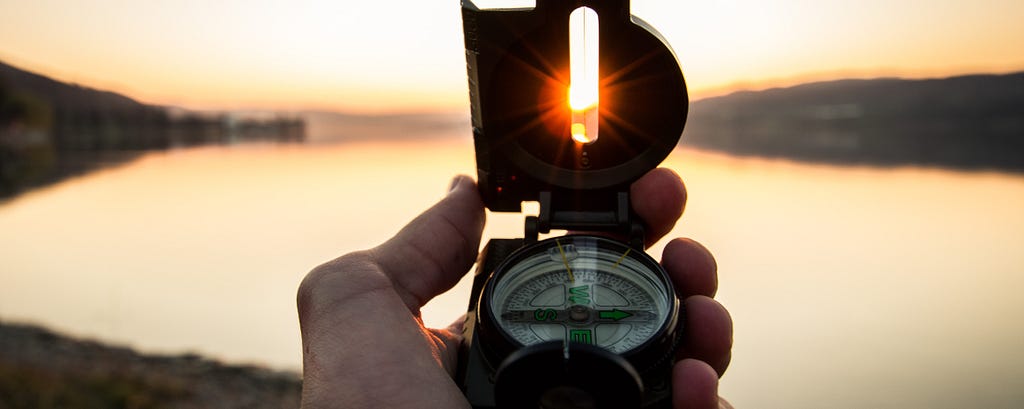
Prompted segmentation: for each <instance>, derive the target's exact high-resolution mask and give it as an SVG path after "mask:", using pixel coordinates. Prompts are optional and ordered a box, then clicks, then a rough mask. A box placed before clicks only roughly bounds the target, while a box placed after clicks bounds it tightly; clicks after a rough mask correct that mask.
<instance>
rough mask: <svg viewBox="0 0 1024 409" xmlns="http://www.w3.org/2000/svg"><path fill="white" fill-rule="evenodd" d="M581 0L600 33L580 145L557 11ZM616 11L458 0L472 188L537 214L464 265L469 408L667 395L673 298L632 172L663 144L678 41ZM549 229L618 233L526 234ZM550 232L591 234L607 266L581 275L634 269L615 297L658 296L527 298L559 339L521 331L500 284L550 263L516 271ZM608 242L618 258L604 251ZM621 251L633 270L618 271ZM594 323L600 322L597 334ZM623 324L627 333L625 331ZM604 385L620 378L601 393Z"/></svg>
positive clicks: (561, 14) (561, 0) (608, 1)
mask: <svg viewBox="0 0 1024 409" xmlns="http://www.w3.org/2000/svg"><path fill="white" fill-rule="evenodd" d="M581 7H587V8H590V9H591V10H592V11H593V12H595V13H596V15H597V17H598V20H599V24H598V26H599V29H598V30H599V33H598V34H599V38H600V41H599V52H598V54H599V55H600V58H599V62H598V65H599V67H598V71H599V73H600V74H599V77H600V80H599V84H598V85H599V86H598V94H599V95H598V100H599V101H600V104H599V105H597V108H596V110H597V119H596V121H597V129H599V133H600V138H598V139H597V140H593V141H584V142H580V141H578V140H574V139H573V132H574V131H573V129H572V128H573V127H572V125H575V124H576V123H575V122H574V121H575V119H574V118H573V115H574V113H573V109H574V108H571V107H570V105H569V100H568V99H569V93H568V92H567V90H568V87H569V86H570V45H569V44H570V38H569V37H570V33H569V29H568V26H569V21H570V15H571V14H572V13H573V12H574V11H575V10H577V9H579V8H581ZM629 9H630V8H629V1H628V0H537V2H536V7H534V8H523V9H491V10H481V9H479V8H477V7H476V6H475V5H474V4H473V3H472V1H470V0H462V16H463V32H464V34H465V46H466V62H467V72H468V76H469V95H470V102H471V113H472V125H473V140H474V146H475V150H476V163H477V174H478V184H479V188H480V194H481V197H482V198H483V201H484V204H485V205H486V206H487V208H488V209H490V210H492V211H498V212H520V211H521V207H522V202H524V201H536V202H539V204H540V212H539V214H538V215H537V216H528V217H526V221H525V228H524V237H523V238H522V239H491V240H489V241H488V244H487V246H486V247H485V248H484V250H483V251H482V252H481V254H480V258H479V260H478V262H477V271H476V274H475V277H474V279H473V289H472V294H471V299H470V304H469V307H468V309H467V314H466V322H465V325H464V329H463V337H464V338H463V339H464V341H463V343H462V349H461V350H460V353H459V364H458V368H457V374H456V380H457V382H458V384H459V386H460V388H461V389H462V391H463V392H464V393H465V395H466V398H467V400H468V401H469V402H470V404H471V405H472V406H473V407H474V408H520V407H537V406H538V404H539V405H540V406H542V407H549V408H555V407H581V406H580V405H579V404H574V405H575V406H572V405H571V406H562V405H561V404H557V403H551V402H559V401H565V400H576V399H579V401H580V402H587V401H589V402H592V403H595V405H596V406H595V405H589V404H587V405H583V406H582V407H597V408H602V409H603V408H615V409H626V408H641V407H642V408H656V407H657V408H661V407H667V406H668V405H671V382H670V380H671V364H672V362H673V359H672V358H673V356H674V352H675V349H676V346H677V344H678V341H679V339H680V337H681V334H682V323H683V320H682V318H681V316H682V315H683V311H682V308H681V306H680V303H679V300H678V298H677V297H676V295H675V293H674V291H673V287H672V284H671V282H670V280H669V278H668V275H667V274H666V273H665V271H664V270H663V269H662V268H661V266H660V265H659V264H658V263H657V262H655V261H654V260H653V259H652V258H651V257H650V256H648V255H647V254H646V253H644V249H645V248H646V246H645V243H644V228H643V225H642V223H641V221H640V220H639V219H638V218H637V217H636V216H635V215H634V214H633V213H632V211H631V205H630V200H631V199H630V185H631V184H632V183H633V182H635V181H636V180H637V179H639V178H640V177H641V176H643V175H644V174H646V173H647V172H649V171H650V170H652V169H654V168H655V167H657V166H658V164H660V163H661V161H662V160H664V159H665V157H666V156H668V154H669V153H671V151H672V150H673V149H674V148H675V147H676V144H677V143H678V141H679V138H680V136H681V134H682V131H683V127H684V125H685V123H686V115H687V108H688V96H687V92H686V83H685V80H684V79H683V75H682V72H681V70H680V68H679V63H678V61H677V58H676V56H675V53H674V52H673V51H672V49H671V48H670V47H669V46H668V44H667V42H666V41H665V40H664V39H663V38H662V37H661V35H660V34H658V33H657V32H656V31H655V30H654V29H653V28H651V27H650V26H648V25H647V24H646V23H644V22H643V21H642V20H640V19H638V18H636V17H633V16H631V15H630V11H629ZM588 112H589V114H592V113H593V111H588ZM589 114H588V115H589ZM588 118H589V119H588V120H593V117H592V116H590V117H588ZM592 125H593V123H592V122H591V123H590V125H587V126H588V127H589V126H592ZM552 229H565V230H569V231H577V232H579V231H583V232H593V233H595V234H602V235H608V236H610V237H618V238H620V239H622V241H621V242H620V241H617V240H614V239H610V238H607V237H604V236H597V235H570V236H563V237H560V238H557V239H548V240H544V241H538V238H539V237H538V234H539V233H548V232H549V231H550V230H552ZM598 232H599V233H598ZM559 240H564V241H565V243H572V244H573V245H580V246H591V247H592V248H591V249H590V250H588V251H589V253H588V252H581V254H583V255H584V256H585V257H590V258H592V259H593V260H598V261H600V263H604V264H601V266H602V267H600V268H595V269H594V271H591V272H585V271H582V270H581V271H580V273H581V276H584V275H586V274H590V273H593V274H592V277H590V278H593V279H594V282H598V281H600V279H607V278H608V277H612V278H615V277H617V275H618V274H629V275H630V277H625V276H618V278H619V279H622V282H631V281H630V280H633V281H632V282H633V283H634V284H637V283H641V284H642V283H644V282H645V281H643V280H647V284H642V285H641V284H637V285H635V286H633V287H631V288H630V289H622V290H621V291H619V292H618V296H619V297H620V298H622V299H625V300H627V301H628V299H629V298H630V297H629V296H627V295H629V294H634V293H637V294H640V293H645V292H646V293H647V296H648V298H650V300H652V303H651V304H652V305H654V304H658V305H660V306H661V307H662V308H661V309H659V310H657V312H656V313H655V312H651V311H646V310H643V311H642V309H640V308H639V307H637V306H639V305H641V304H643V302H641V301H637V300H639V299H636V300H633V301H631V302H633V303H632V304H631V303H630V302H626V303H625V304H622V305H632V306H634V307H637V308H633V309H629V310H626V309H622V310H617V309H614V308H612V309H608V308H605V307H606V306H602V305H599V303H583V302H578V303H562V304H559V306H558V307H557V308H556V307H555V306H554V305H553V304H552V305H548V306H546V307H547V308H542V309H540V311H539V312H537V311H534V313H535V314H537V315H536V316H535V317H534V318H535V319H536V320H539V321H543V320H556V321H560V323H559V324H558V325H563V324H564V325H563V326H564V327H565V331H566V332H565V333H564V334H563V335H561V336H559V331H560V330H559V329H558V328H557V325H556V326H554V327H550V326H549V327H548V328H546V329H538V330H537V331H535V332H534V333H533V335H534V336H533V337H532V338H531V335H530V334H529V333H528V331H533V329H532V328H527V329H526V330H523V328H522V325H519V324H518V323H516V322H515V321H516V320H517V319H518V318H516V314H519V315H524V314H528V312H527V311H525V310H520V311H514V310H510V311H501V308H504V306H503V305H501V304H503V303H504V301H502V300H507V297H506V298H501V297H504V296H509V293H505V292H513V293H514V292H515V291H517V289H524V288H526V286H524V285H521V284H529V283H527V282H528V281H530V280H534V279H537V280H543V279H545V278H544V276H545V275H550V274H561V273H560V272H559V271H558V269H559V267H558V263H557V261H558V259H557V258H556V259H555V265H554V267H551V268H548V269H546V270H544V271H542V272H541V273H539V274H535V275H533V276H530V277H526V276H521V277H520V278H523V277H525V278H523V280H520V281H518V282H517V281H515V280H517V278H516V275H517V274H519V275H521V274H524V271H523V267H524V263H530V262H531V261H530V260H531V257H535V256H536V255H537V254H542V255H543V254H545V253H546V252H550V251H552V249H553V248H554V247H559V251H564V250H565V249H564V248H561V246H560V244H561V243H562V242H561V241H559ZM552 244H554V246H552ZM584 253H586V254H584ZM602 254H604V255H602ZM607 254H617V255H619V256H620V257H621V259H618V258H617V259H615V261H616V262H614V263H613V262H611V261H610V260H608V259H607ZM559 257H565V255H564V254H560V255H559ZM533 260H535V261H536V258H534V259H533ZM626 260H628V261H626ZM563 262H564V263H565V270H566V274H571V272H570V270H571V268H572V263H570V261H569V260H568V259H567V257H565V258H563ZM600 263H599V264H600ZM618 263H627V264H629V265H630V268H631V269H633V270H631V271H630V272H619V271H616V267H619V265H618ZM609 266H612V267H609ZM549 267H550V266H549ZM624 270H629V269H624ZM534 273H536V272H534ZM530 274H533V273H530ZM602 274H604V275H603V276H602ZM583 278H586V277H583ZM570 281H572V280H571V279H570ZM609 282H610V281H609ZM595 285H596V284H595ZM593 288H596V287H593ZM552 291H555V292H558V291H569V290H567V289H566V288H562V287H559V288H558V289H556V290H552ZM591 291H594V293H593V294H596V292H597V291H598V290H596V289H595V290H591ZM600 291H604V290H600ZM614 292H615V291H612V293H614ZM496 293H504V294H496ZM608 294H611V293H608ZM567 296H568V295H567ZM610 297H612V298H614V295H612V296H610ZM653 301H657V302H653ZM551 302H552V303H553V302H554V301H551ZM570 304H572V305H570ZM612 304H614V303H612ZM613 307H614V305H613ZM652 311H653V310H652ZM507 314H511V315H507ZM629 316H633V317H634V318H635V319H639V318H640V317H642V316H643V317H648V318H651V321H650V322H651V323H652V324H650V325H647V324H646V323H640V322H636V323H634V324H629V325H630V327H629V328H627V326H626V325H625V323H624V322H623V323H617V321H618V320H620V319H623V320H628V319H629V318H627V317H629ZM566 320H570V321H571V322H570V321H566ZM601 320H604V321H601ZM609 320H610V321H609ZM548 324H550V323H548ZM616 324H620V327H618V328H615V327H614V325H616ZM600 325H606V326H607V327H606V328H605V330H606V332H604V333H603V334H602V333H601V331H602V330H599V329H598V327H599V326H600ZM632 325H635V327H632ZM641 327H643V328H642V331H646V332H641V331H640V329H641ZM648 327H649V328H648ZM572 329H575V330H577V332H571V330H572ZM633 329H638V330H637V331H636V332H633ZM516 331H518V333H516ZM587 331H590V332H587ZM607 331H611V332H607ZM638 334H642V335H638ZM619 335H622V338H621V339H620V338H617V337H619ZM631 335H637V337H636V338H629V339H627V338H628V337H629V336H631ZM574 336H578V337H577V338H574ZM588 337H590V338H588ZM623 340H625V341H623ZM590 341H594V342H590ZM610 379H614V380H617V381H614V382H611V383H608V382H607V381H608V380H610ZM605 385H620V386H623V387H624V388H625V389H623V390H622V391H621V392H622V393H614V394H611V395H609V392H608V391H609V390H610V389H609V388H607V387H606V386H605ZM626 385H629V386H628V387H627V386H626ZM602 402H603V403H602Z"/></svg>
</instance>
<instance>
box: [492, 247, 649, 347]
mask: <svg viewBox="0 0 1024 409" xmlns="http://www.w3.org/2000/svg"><path fill="white" fill-rule="evenodd" d="M559 258H560V257H559ZM577 260H578V261H576V262H574V263H573V264H574V265H573V266H572V269H573V271H574V276H575V277H574V279H575V280H574V282H572V283H566V281H565V266H564V265H559V264H562V263H551V264H553V266H554V267H553V268H540V269H539V270H541V271H537V269H535V268H531V269H532V270H534V273H535V274H521V275H529V276H530V277H529V278H528V279H523V277H515V278H511V277H510V283H508V284H509V285H508V286H506V287H505V289H504V290H505V291H504V292H503V293H504V294H505V295H504V296H498V297H495V300H494V301H496V302H498V304H497V305H494V306H495V307H497V311H496V312H497V313H498V314H496V315H497V316H500V317H502V319H503V322H502V323H501V325H502V327H503V328H504V330H505V331H506V333H507V334H508V335H510V336H511V337H512V338H513V339H515V340H516V341H518V342H520V343H522V344H523V345H532V344H535V343H540V342H544V341H553V340H566V339H568V340H569V341H571V342H582V343H588V344H595V345H598V346H602V347H604V348H606V349H609V350H611V351H612V352H616V353H622V352H626V351H629V350H631V349H632V348H634V347H636V346H639V345H641V344H643V343H644V342H646V341H647V340H648V339H650V338H651V337H652V336H653V335H654V333H655V332H656V331H657V330H658V329H659V327H660V325H661V320H660V319H658V318H659V317H661V316H662V315H663V314H664V313H665V309H666V308H665V306H664V305H659V303H658V302H656V301H655V299H654V296H655V295H657V294H658V292H657V290H656V287H655V286H654V284H653V280H650V279H649V278H646V277H630V278H625V277H624V276H623V273H622V272H621V271H615V270H620V269H621V268H623V266H617V265H612V264H611V263H612V262H615V261H618V262H620V263H622V264H623V265H625V266H626V267H627V268H628V267H629V264H630V263H629V261H630V260H629V259H627V260H625V262H623V260H622V259H621V258H619V259H618V260H616V259H613V260H611V261H609V262H604V263H602V262H595V261H594V260H582V259H577ZM558 261H564V260H558ZM633 264H639V263H633ZM532 267H538V265H534V266H532ZM544 267H548V266H544ZM632 267H633V268H636V267H637V266H636V265H633V266H632ZM641 267H642V266H641ZM604 270H613V271H614V272H608V271H604ZM633 275H637V274H636V273H635V272H634V274H633ZM516 278H518V279H516ZM649 281H650V282H649ZM509 287H511V288H509ZM652 292H653V294H652Z"/></svg>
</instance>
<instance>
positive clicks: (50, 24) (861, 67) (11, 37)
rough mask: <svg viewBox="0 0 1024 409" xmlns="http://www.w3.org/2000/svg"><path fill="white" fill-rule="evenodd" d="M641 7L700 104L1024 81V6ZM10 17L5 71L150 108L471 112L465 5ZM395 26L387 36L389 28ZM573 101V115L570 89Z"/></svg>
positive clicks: (46, 2)
mask: <svg viewBox="0 0 1024 409" xmlns="http://www.w3.org/2000/svg"><path fill="white" fill-rule="evenodd" d="M631 6H632V13H633V14H634V15H636V16H638V17H640V18H642V19H644V21H646V22H647V23H649V24H650V25H651V26H652V27H654V28H655V29H657V30H658V31H659V32H661V34H662V35H663V36H664V38H665V39H666V40H667V41H668V43H669V44H671V46H672V48H673V49H674V50H675V51H676V55H677V57H678V59H679V61H680V63H681V66H682V69H683V73H684V74H685V75H686V80H687V84H688V86H689V89H690V96H691V99H693V100H698V99H701V98H706V97H711V96H716V95H722V94H726V93H730V92H734V91H739V90H746V89H764V88H771V87H779V86H789V85H795V84H798V83H802V82H807V81H822V80H833V79H840V78H851V77H852V78H872V77H883V76H884V77H904V78H922V77H945V76H952V75H961V74H971V73H1006V72H1013V71H1021V70H1024V54H1021V53H1020V52H1019V50H1021V49H1024V25H1021V24H1019V21H1018V20H1019V16H1021V15H1024V14H1022V13H1024V2H1020V1H1015V0H994V1H993V3H991V4H987V5H986V6H985V7H980V6H978V5H977V4H974V3H969V2H964V1H963V0H936V1H935V2H933V3H930V5H929V7H927V8H921V7H919V5H916V4H915V3H912V2H909V3H907V2H904V3H900V2H896V3H892V2H869V3H865V4H861V5H860V6H858V7H856V8H851V7H849V5H848V4H847V3H846V2H841V1H839V0H824V1H822V2H814V3H813V5H811V3H808V2H807V1H805V0H780V1H778V2H768V3H766V2H754V1H751V0H741V1H736V2H675V1H668V0H650V1H645V2H632V5H631ZM0 9H2V12H0V61H3V62H5V63H8V64H11V65H14V66H16V67H18V68H23V69H26V70H29V71H33V72H37V73H39V74H42V75H46V76H49V77H52V78H54V79H57V80H60V81H65V82H73V83H78V84H81V85H84V86H88V87H93V88H97V89H103V90H110V91H113V92H117V93H121V94H124V95H126V96H129V97H131V98H134V99H137V100H139V101H141V102H145V103H150V104H158V105H174V106H180V107H184V108H194V109H285V110H299V109H301V110H305V109H326V110H340V111H349V112H356V113H364V112H365V113H382V112H432V111H467V110H468V105H469V101H468V100H469V98H468V96H467V92H466V84H465V81H466V71H465V63H466V61H465V50H464V48H463V46H464V41H463V38H462V35H463V33H462V24H461V20H460V19H461V15H460V13H459V7H458V5H457V2H456V3H453V4H452V5H451V6H444V7H440V6H438V5H437V4H436V3H433V2H416V1H404V0H396V1H395V2H387V3H382V2H356V3H353V2H323V3H320V2H309V3H307V2H302V3H293V2H283V1H280V0H270V1H268V2H261V3H259V5H254V4H252V3H250V2H244V1H241V0H225V1H222V2H208V3H204V4H203V5H202V6H197V5H196V4H193V3H189V2H174V1H169V0H154V1H150V2H134V3H124V4H120V5H119V6H118V7H110V6H109V4H104V3H100V2H98V1H96V0H82V1H76V2H61V1H58V0H39V1H30V2H10V4H5V5H4V6H3V7H0ZM385 15H386V16H388V19H387V20H386V21H383V20H381V19H378V18H373V17H375V16H385ZM271 28H272V29H271ZM865 28H870V29H869V30H865ZM605 74H608V73H605ZM607 91H608V90H607V89H604V90H602V91H601V92H602V93H605V92H607ZM558 92H559V94H560V95H559V96H558V97H557V99H558V100H561V99H562V98H563V97H564V96H565V95H566V94H565V93H566V89H565V88H564V85H563V86H562V88H560V89H559V91H558ZM603 96H605V97H608V94H604V95H603ZM609 101H611V100H609ZM563 109H564V108H563ZM568 121H570V120H568V119H567V120H566V124H565V126H566V127H571V123H569V122H568Z"/></svg>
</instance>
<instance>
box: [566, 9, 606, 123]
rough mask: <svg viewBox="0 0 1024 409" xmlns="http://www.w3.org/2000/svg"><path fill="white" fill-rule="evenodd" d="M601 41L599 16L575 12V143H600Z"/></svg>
mask: <svg viewBox="0 0 1024 409" xmlns="http://www.w3.org/2000/svg"><path fill="white" fill-rule="evenodd" d="M598 41H599V34H598V21H597V12H595V11H594V10H593V9H591V8H589V7H580V8H578V9H576V10H574V11H573V12H572V14H570V15H569V109H571V110H572V126H571V129H570V131H571V133H572V139H573V140H575V141H576V142H579V143H593V142H594V141H596V140H597V122H598V102H599V99H600V97H599V96H598V81H599V78H600V77H599V75H600V74H599V73H598V59H599V56H598Z"/></svg>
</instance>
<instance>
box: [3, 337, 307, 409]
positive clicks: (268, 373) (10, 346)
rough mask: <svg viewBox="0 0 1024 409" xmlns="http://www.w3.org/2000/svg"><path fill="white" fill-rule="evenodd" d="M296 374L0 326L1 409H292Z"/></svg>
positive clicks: (296, 395)
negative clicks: (154, 354) (143, 350)
mask: <svg viewBox="0 0 1024 409" xmlns="http://www.w3.org/2000/svg"><path fill="white" fill-rule="evenodd" d="M301 385H302V381H301V379H300V377H299V375H298V374H295V373H291V372H280V371H273V370H269V369H266V368H259V367H253V366H236V365H225V364H221V363H218V362H216V361H213V360H210V359H207V358H203V357H200V356H198V355H191V354H186V355H178V356H151V355H142V354H139V353H137V352H135V351H133V350H131V349H128V348H120V347H113V346H107V345H103V344H100V343H98V342H94V341H88V340H76V339H72V338H69V337H66V336H63V335H59V334H55V333H53V332H51V331H49V330H46V329H43V328H39V327H34V326H27V325H17V324H10V323H2V322H0V408H4V409H7V408H10V409H18V408H133V409H134V408H140V409H141V408H275V409H276V408H297V407H298V406H299V394H300V390H301Z"/></svg>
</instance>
